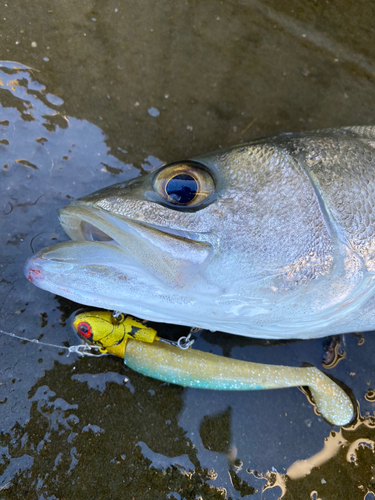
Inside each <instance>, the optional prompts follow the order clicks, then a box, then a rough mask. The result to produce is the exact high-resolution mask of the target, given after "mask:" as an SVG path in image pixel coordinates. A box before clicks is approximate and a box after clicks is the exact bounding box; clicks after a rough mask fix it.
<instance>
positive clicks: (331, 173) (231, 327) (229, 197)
mask: <svg viewBox="0 0 375 500" xmlns="http://www.w3.org/2000/svg"><path fill="white" fill-rule="evenodd" d="M60 221H61V224H62V226H63V228H64V229H65V231H66V233H67V234H68V235H69V236H70V238H71V239H72V240H73V241H69V242H65V243H60V244H57V245H54V246H51V247H49V248H46V249H44V250H42V251H41V252H39V253H38V254H37V255H35V256H34V257H31V258H30V259H29V261H28V262H27V263H26V265H25V274H26V276H27V277H28V279H29V280H30V281H32V282H33V283H34V284H35V285H37V286H39V287H41V288H43V289H45V290H48V291H50V292H52V293H55V294H58V295H62V296H64V297H67V298H69V299H71V300H73V301H76V302H79V303H81V304H86V305H91V306H97V307H102V308H105V309H113V310H117V311H123V312H126V313H129V314H132V315H135V316H138V317H141V318H144V319H150V320H154V321H161V322H166V323H174V324H181V325H188V326H192V327H199V328H206V329H210V330H220V331H225V332H229V333H234V334H239V335H245V336H251V337H262V338H274V339H279V338H312V337H319V336H324V335H328V334H338V333H345V332H356V331H366V330H372V329H374V328H375V298H374V295H375V282H374V275H375V234H374V229H375V127H348V128H342V129H328V130H320V131H315V132H305V133H293V134H292V133H287V134H281V135H278V136H274V137H268V138H264V139H259V140H255V141H252V142H249V143H247V144H241V145H239V146H235V147H232V148H229V149H226V150H222V151H219V152H214V153H211V154H207V155H203V156H200V157H196V158H193V159H192V160H188V161H181V162H177V163H173V164H170V165H166V166H163V167H161V168H160V169H158V170H156V171H154V172H152V173H150V174H148V175H146V176H144V177H141V178H136V179H133V180H131V181H130V182H125V183H119V184H115V185H113V186H110V187H108V188H105V189H102V190H100V191H97V192H95V193H93V194H91V195H89V196H85V197H83V198H80V199H78V200H76V201H74V202H73V203H72V204H71V205H69V206H68V207H65V208H63V209H61V210H60Z"/></svg>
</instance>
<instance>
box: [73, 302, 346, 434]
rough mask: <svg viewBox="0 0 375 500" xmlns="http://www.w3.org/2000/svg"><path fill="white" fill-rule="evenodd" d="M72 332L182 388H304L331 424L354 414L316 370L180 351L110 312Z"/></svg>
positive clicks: (77, 323)
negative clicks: (308, 390)
mask: <svg viewBox="0 0 375 500" xmlns="http://www.w3.org/2000/svg"><path fill="white" fill-rule="evenodd" d="M72 326H73V329H74V331H75V332H76V333H77V334H78V335H79V336H80V337H81V339H83V340H84V341H85V342H86V343H88V344H90V345H93V346H95V347H98V348H99V351H100V352H101V353H109V354H113V355H115V356H118V357H120V358H124V363H125V365H127V366H128V367H129V368H131V369H132V370H135V371H137V372H139V373H141V374H143V375H147V376H149V377H152V378H156V379H158V380H161V381H163V382H169V383H173V384H176V385H180V386H182V387H193V388H199V389H215V390H237V391H246V390H264V389H280V388H284V387H295V386H307V387H308V388H309V389H310V392H311V395H312V397H313V399H314V402H315V404H316V407H317V410H318V412H319V413H320V414H321V415H322V416H323V417H324V418H325V419H326V420H328V422H330V423H331V424H333V425H340V426H342V425H346V424H348V423H349V422H350V421H351V420H352V418H353V416H354V409H353V405H352V402H351V400H350V398H349V396H348V395H347V394H346V393H345V392H344V390H343V389H341V387H339V386H338V385H337V384H336V383H335V382H334V381H333V380H331V379H330V378H328V377H327V376H326V375H325V374H323V373H322V372H321V371H320V370H318V369H317V368H315V367H312V366H310V367H301V368H300V367H289V366H280V365H267V364H260V363H253V362H247V361H242V360H237V359H231V358H228V357H224V356H218V355H216V354H211V353H209V352H203V351H199V350H196V349H190V348H188V349H187V350H185V349H181V348H179V347H178V346H176V345H171V344H170V343H169V342H168V341H165V340H163V339H161V338H160V337H158V335H157V332H156V330H155V329H153V328H151V327H149V326H148V325H147V324H144V323H143V322H140V321H139V320H136V319H134V318H132V317H130V316H125V315H123V314H120V315H114V314H113V313H111V312H110V311H85V312H79V313H77V314H75V315H74V317H73V320H72Z"/></svg>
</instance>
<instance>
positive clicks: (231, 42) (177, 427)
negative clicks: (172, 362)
mask: <svg viewBox="0 0 375 500" xmlns="http://www.w3.org/2000/svg"><path fill="white" fill-rule="evenodd" d="M0 14H1V15H0V25H1V28H0V43H1V59H2V60H3V61H5V60H7V61H17V63H9V62H2V63H0V134H1V136H0V158H1V162H0V176H1V177H0V192H1V196H0V237H1V239H0V241H1V260H0V329H1V330H3V331H5V332H11V333H14V334H16V335H19V336H22V337H26V338H29V339H38V340H39V341H41V342H47V343H50V344H55V345H58V346H67V345H73V344H75V343H77V338H76V337H75V336H74V334H73V332H72V330H71V328H70V324H69V318H70V316H71V315H72V314H73V313H74V311H76V310H77V309H78V308H79V307H80V306H79V305H77V304H74V303H72V302H69V301H68V300H65V299H62V298H59V297H57V296H54V295H52V294H49V293H47V292H44V291H42V290H39V289H37V288H36V287H34V286H33V285H32V284H31V283H29V282H28V281H27V280H26V279H25V278H24V275H23V265H24V262H25V261H26V259H27V258H28V257H29V256H30V255H31V254H33V253H35V252H37V251H38V250H40V249H41V248H43V247H45V246H48V245H50V244H52V243H55V242H59V241H63V240H65V239H67V238H66V236H65V234H64V233H63V231H62V229H61V228H60V226H59V222H58V219H57V210H58V208H60V207H61V206H64V205H67V204H69V202H70V200H71V199H72V198H76V197H80V196H83V195H85V194H88V193H90V192H92V191H94V190H97V189H99V188H102V187H104V186H106V185H110V184H113V183H115V182H119V181H121V180H126V179H130V178H132V177H136V176H139V175H142V174H143V173H145V172H148V171H150V170H151V169H153V168H155V167H157V166H158V165H160V164H161V163H163V162H170V161H174V160H178V159H183V158H188V157H191V156H193V155H196V154H199V153H204V152H207V151H210V150H215V149H217V148H219V147H225V146H229V145H231V144H236V143H240V142H243V141H247V140H249V139H252V138H255V137H258V136H262V135H267V134H271V133H277V132H281V131H298V130H308V129H315V128H322V127H330V126H343V125H367V124H374V102H375V85H374V83H375V46H374V44H373V43H372V41H373V38H374V30H375V28H374V23H373V19H374V15H375V6H374V5H373V4H372V3H371V2H364V1H359V2H355V3H354V2H349V1H341V2H339V1H333V2H310V1H303V0H291V1H289V2H276V1H273V0H268V1H257V0H249V1H236V2H218V1H204V2H203V1H187V2H167V1H158V2H151V1H146V0H145V1H141V2H134V1H122V2H118V1H117V2H116V1H112V0H109V1H106V0H105V1H101V2H97V1H84V2H79V3H77V2H73V1H70V0H64V2H59V3H57V2H47V1H40V0H37V1H35V2H20V1H13V2H12V3H10V2H9V3H8V4H4V3H3V4H2V5H1V6H0ZM186 331H187V329H184V328H177V327H175V328H174V327H171V326H164V325H159V326H158V332H159V334H160V335H162V336H163V335H166V336H173V337H175V338H178V337H179V336H181V335H185V334H186ZM323 346H324V339H319V340H314V341H305V342H276V343H271V342H260V341H255V340H251V339H244V338H240V337H235V336H233V335H226V334H220V333H208V332H204V333H203V334H202V335H201V336H200V337H199V338H198V340H197V342H196V348H197V349H202V350H206V351H210V352H214V353H216V354H223V355H226V356H232V357H234V358H239V359H245V360H249V361H258V362H269V363H274V364H276V363H277V364H290V365H294V366H300V365H301V364H302V363H310V364H313V365H314V366H317V367H319V368H323V366H322V358H323V352H324V349H323ZM374 349H375V339H374V336H373V334H372V333H366V334H364V335H351V334H349V335H346V336H344V337H343V338H342V339H341V350H343V351H345V356H343V357H342V358H341V359H340V360H339V361H338V362H337V363H336V364H335V363H332V365H333V366H332V367H331V368H329V369H328V368H326V369H325V371H326V372H327V373H329V374H330V375H332V376H333V377H335V378H336V379H337V380H338V381H340V382H342V383H343V384H344V386H345V387H346V388H347V390H348V392H349V393H350V394H351V395H352V397H353V398H354V399H355V400H357V401H358V407H357V416H356V419H355V420H354V422H352V423H351V424H349V425H347V426H345V427H344V428H341V429H340V428H338V427H332V426H330V425H329V424H328V423H326V422H325V421H324V420H323V419H322V418H321V417H320V416H319V415H317V414H316V413H315V411H314V407H313V406H312V405H311V404H310V403H309V401H308V398H307V397H306V395H305V394H304V393H303V392H302V391H300V390H298V389H296V388H295V389H286V390H277V391H263V392H246V393H235V392H214V391H200V390H194V389H182V388H180V387H176V386H171V385H168V384H163V383H161V382H158V381H155V380H152V379H149V378H146V377H143V376H141V375H139V374H137V373H134V372H131V371H130V370H129V369H127V368H126V367H124V365H123V364H122V361H121V360H120V359H115V358H112V357H104V358H98V359H95V358H83V357H79V356H78V355H74V354H71V355H70V356H67V355H66V351H65V350H63V349H58V348H54V347H46V346H41V345H37V344H35V343H27V342H24V341H21V340H18V339H16V338H11V337H9V336H6V335H4V334H0V422H1V435H0V475H1V476H0V500H2V499H8V498H9V499H13V498H25V499H38V500H39V499H46V500H47V499H65V498H80V499H82V500H85V499H91V498H103V499H109V498H113V499H117V498H123V499H129V500H131V499H133V498H134V499H135V500H140V499H142V500H143V499H153V500H154V499H159V498H160V499H164V498H168V499H178V500H180V499H188V500H190V499H199V498H202V499H204V500H205V499H224V498H228V499H240V498H249V499H250V498H251V499H254V500H258V499H262V500H273V499H277V498H283V499H287V500H291V499H297V498H298V499H302V498H309V499H311V500H319V499H321V500H323V499H327V500H335V499H340V500H357V499H358V500H373V499H374V498H375V456H374V455H375V401H374V400H375V396H374V390H375V379H374V368H373V366H374V363H373V354H372V353H373V352H374Z"/></svg>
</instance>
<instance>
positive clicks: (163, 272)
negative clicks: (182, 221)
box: [24, 204, 213, 309]
mask: <svg viewBox="0 0 375 500" xmlns="http://www.w3.org/2000/svg"><path fill="white" fill-rule="evenodd" d="M59 217H60V222H61V225H62V226H63V228H64V230H65V232H66V233H67V234H68V236H70V238H71V239H72V241H67V242H64V243H58V244H56V245H53V246H50V247H48V248H45V249H43V250H41V251H40V252H39V253H38V254H36V255H35V256H33V257H31V258H30V259H29V260H28V261H27V262H26V265H25V269H24V272H25V275H26V277H27V278H28V279H29V280H30V281H32V282H33V283H34V284H35V285H37V286H39V287H40V288H43V289H45V290H48V291H50V292H52V293H56V294H58V295H62V296H64V297H67V298H69V299H71V300H75V301H76V302H80V303H84V304H87V305H98V304H99V305H101V307H103V304H107V306H108V307H109V308H111V307H115V306H116V305H118V304H119V298H120V295H121V294H124V290H123V285H124V283H127V284H128V285H129V286H128V290H126V291H125V296H124V297H122V302H123V299H124V298H126V299H127V300H129V301H130V302H131V301H132V298H133V297H135V296H137V297H139V296H143V299H142V300H146V297H145V291H144V290H145V289H146V290H147V293H148V294H152V293H163V291H164V292H165V290H166V289H172V290H173V289H174V290H178V289H183V288H185V287H188V286H189V285H190V284H191V282H192V280H193V279H194V277H195V276H196V275H197V273H199V272H200V271H201V270H202V269H203V268H204V267H205V266H206V265H207V263H208V262H209V261H210V259H211V257H212V255H213V247H212V245H211V244H209V243H208V242H206V241H201V239H202V236H201V235H200V234H199V233H189V232H185V231H182V230H178V229H177V230H174V229H171V228H169V227H161V226H156V225H152V224H147V223H144V222H140V221H138V220H133V219H130V218H126V217H122V216H118V215H114V214H113V213H110V212H108V211H105V210H103V209H101V208H96V207H92V206H82V205H79V204H75V205H70V206H68V207H65V208H63V209H61V210H60V213H59ZM139 288H143V292H139ZM90 297H91V298H90ZM107 299H108V300H107ZM122 302H121V303H122ZM146 302H147V300H146ZM122 309H124V308H123V307H122Z"/></svg>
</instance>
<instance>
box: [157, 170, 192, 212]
mask: <svg viewBox="0 0 375 500" xmlns="http://www.w3.org/2000/svg"><path fill="white" fill-rule="evenodd" d="M165 191H166V193H167V195H168V196H169V199H170V200H171V201H172V202H173V203H179V204H180V205H185V204H187V203H190V202H191V201H192V200H194V198H195V196H196V194H197V191H198V184H197V181H196V180H195V179H194V177H192V176H191V175H188V174H179V175H175V176H174V177H172V179H170V181H169V182H168V184H167V185H166V187H165Z"/></svg>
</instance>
